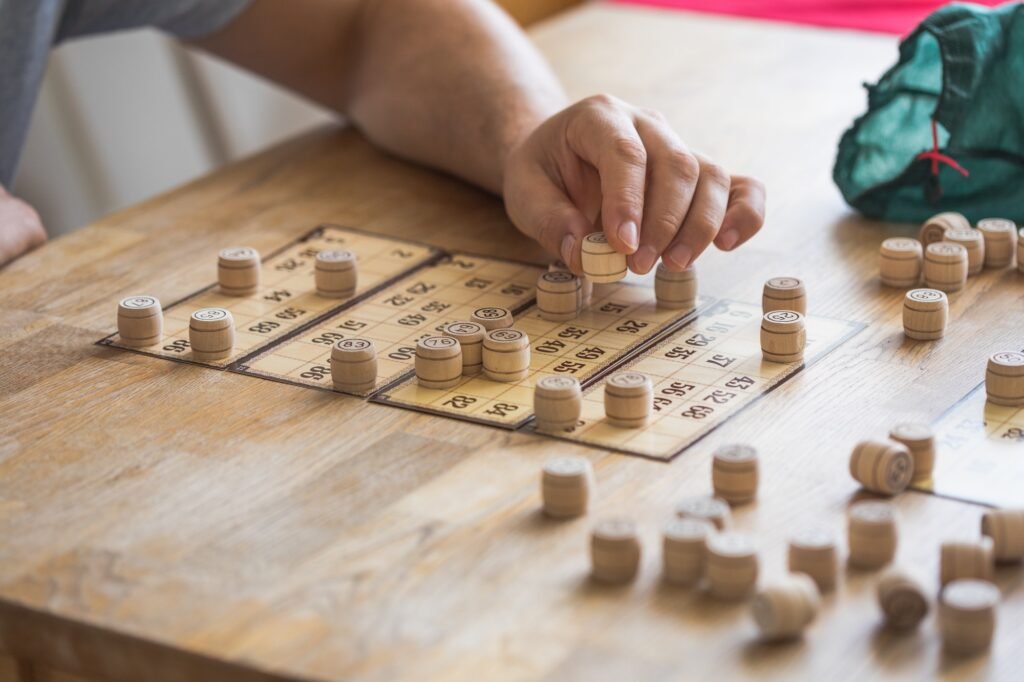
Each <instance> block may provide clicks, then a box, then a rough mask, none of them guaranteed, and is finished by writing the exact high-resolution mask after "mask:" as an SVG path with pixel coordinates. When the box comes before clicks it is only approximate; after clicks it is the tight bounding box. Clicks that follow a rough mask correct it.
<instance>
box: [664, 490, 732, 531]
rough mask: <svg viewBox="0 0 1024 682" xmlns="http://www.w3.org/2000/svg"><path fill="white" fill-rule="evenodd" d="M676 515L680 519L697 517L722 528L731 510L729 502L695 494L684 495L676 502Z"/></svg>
mask: <svg viewBox="0 0 1024 682" xmlns="http://www.w3.org/2000/svg"><path fill="white" fill-rule="evenodd" d="M676 516H678V517H679V518H681V519H698V520H700V521H707V522H708V523H710V524H711V525H713V526H714V527H715V529H716V530H724V529H725V528H726V526H728V525H729V519H730V518H731V517H732V512H730V511H729V503H727V502H726V501H725V500H720V499H718V498H717V497H710V496H708V495H695V496H693V497H684V498H683V499H682V500H680V501H679V502H678V503H677V504H676Z"/></svg>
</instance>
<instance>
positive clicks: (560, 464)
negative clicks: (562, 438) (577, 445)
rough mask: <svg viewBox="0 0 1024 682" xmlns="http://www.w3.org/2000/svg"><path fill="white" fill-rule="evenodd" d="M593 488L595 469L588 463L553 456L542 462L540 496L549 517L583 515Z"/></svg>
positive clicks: (583, 460) (559, 517)
mask: <svg viewBox="0 0 1024 682" xmlns="http://www.w3.org/2000/svg"><path fill="white" fill-rule="evenodd" d="M594 488H595V484H594V467H593V466H591V464H590V460H587V459H584V458H583V457H554V458H552V459H549V460H548V461H547V462H545V463H544V468H543V470H542V471H541V480H540V494H541V500H542V501H543V504H544V513H545V514H547V515H548V516H550V517H552V518H557V519H564V518H573V517H576V516H582V515H583V514H586V513H587V506H588V505H589V504H590V500H591V498H592V497H593V491H594Z"/></svg>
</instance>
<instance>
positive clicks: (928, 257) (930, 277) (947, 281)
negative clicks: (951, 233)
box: [924, 242, 967, 293]
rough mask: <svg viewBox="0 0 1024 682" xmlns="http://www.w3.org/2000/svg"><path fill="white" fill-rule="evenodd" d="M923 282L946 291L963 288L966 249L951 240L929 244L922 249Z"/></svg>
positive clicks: (965, 277) (965, 271) (965, 275)
mask: <svg viewBox="0 0 1024 682" xmlns="http://www.w3.org/2000/svg"><path fill="white" fill-rule="evenodd" d="M924 283H925V286H927V287H929V288H931V289H938V290H939V291H945V292H946V293H953V292H955V291H960V290H961V289H963V288H964V285H965V284H966V283H967V249H965V248H964V247H963V245H962V244H954V243H953V242H936V243H935V244H929V245H928V246H927V247H926V248H925V250H924Z"/></svg>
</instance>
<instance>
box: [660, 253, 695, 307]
mask: <svg viewBox="0 0 1024 682" xmlns="http://www.w3.org/2000/svg"><path fill="white" fill-rule="evenodd" d="M654 297H655V299H657V301H658V307H660V308H668V309H669V310H692V309H693V308H695V307H697V270H696V268H694V267H692V266H691V267H688V268H686V269H685V270H683V271H682V272H676V271H674V270H669V269H668V268H667V267H665V264H664V263H658V267H657V269H656V270H655V273H654Z"/></svg>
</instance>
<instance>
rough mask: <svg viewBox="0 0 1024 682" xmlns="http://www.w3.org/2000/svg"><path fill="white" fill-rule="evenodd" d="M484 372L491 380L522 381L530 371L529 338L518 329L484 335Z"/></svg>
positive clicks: (490, 332)
mask: <svg viewBox="0 0 1024 682" xmlns="http://www.w3.org/2000/svg"><path fill="white" fill-rule="evenodd" d="M483 359H484V374H485V375H486V376H487V378H488V379H490V380H491V381H502V382H512V381H522V380H523V379H525V378H526V377H527V375H529V373H530V338H529V337H528V336H527V335H526V334H525V333H524V332H521V331H519V330H518V329H495V330H493V331H489V332H487V334H485V335H484V354H483Z"/></svg>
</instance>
